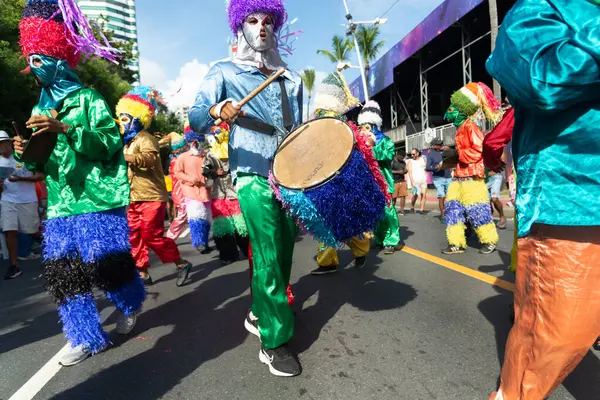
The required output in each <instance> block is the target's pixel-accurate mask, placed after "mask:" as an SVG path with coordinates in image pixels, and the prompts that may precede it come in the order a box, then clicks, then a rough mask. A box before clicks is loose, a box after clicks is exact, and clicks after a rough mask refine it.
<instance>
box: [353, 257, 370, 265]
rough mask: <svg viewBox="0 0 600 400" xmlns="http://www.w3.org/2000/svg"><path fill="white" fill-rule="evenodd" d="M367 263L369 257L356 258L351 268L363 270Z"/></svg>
mask: <svg viewBox="0 0 600 400" xmlns="http://www.w3.org/2000/svg"><path fill="white" fill-rule="evenodd" d="M366 263H367V257H356V258H355V259H354V260H353V261H352V263H350V266H352V267H354V268H362V267H364V266H365V264H366Z"/></svg>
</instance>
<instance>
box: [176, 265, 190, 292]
mask: <svg viewBox="0 0 600 400" xmlns="http://www.w3.org/2000/svg"><path fill="white" fill-rule="evenodd" d="M191 269H192V264H191V263H190V262H189V261H186V263H185V264H183V265H179V266H177V280H176V281H175V285H177V286H178V287H181V286H183V284H184V283H185V281H186V280H187V278H188V276H190V270H191Z"/></svg>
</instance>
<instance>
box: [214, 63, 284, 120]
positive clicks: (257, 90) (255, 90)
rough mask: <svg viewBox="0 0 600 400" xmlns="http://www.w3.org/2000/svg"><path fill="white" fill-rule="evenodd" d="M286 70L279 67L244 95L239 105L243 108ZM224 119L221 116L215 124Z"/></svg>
mask: <svg viewBox="0 0 600 400" xmlns="http://www.w3.org/2000/svg"><path fill="white" fill-rule="evenodd" d="M284 72H285V68H279V69H278V70H277V72H275V73H274V74H273V75H271V76H270V77H269V78H268V79H267V80H266V81H264V82H263V83H261V84H260V85H259V86H258V87H257V88H256V89H254V90H253V91H252V92H251V93H250V94H249V95H248V96H246V97H244V98H243V99H242V101H240V102H239V103H238V106H239V107H240V108H242V107H243V106H244V105H245V104H246V103H248V102H249V101H250V100H252V99H253V98H255V97H256V96H257V95H258V94H259V93H260V92H262V91H263V90H265V89H266V88H267V86H269V85H270V84H271V83H273V81H274V80H275V79H277V78H279V77H280V76H281V75H283V74H284ZM222 123H223V120H222V119H221V118H219V119H217V120H216V121H215V125H221V124H222Z"/></svg>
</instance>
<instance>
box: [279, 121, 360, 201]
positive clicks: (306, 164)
mask: <svg viewBox="0 0 600 400" xmlns="http://www.w3.org/2000/svg"><path fill="white" fill-rule="evenodd" d="M353 147H354V133H353V132H352V129H351V128H350V126H349V125H348V124H346V123H345V122H343V121H340V120H338V119H335V118H321V119H317V120H314V121H310V122H307V123H305V124H303V125H300V127H299V128H298V129H296V130H294V131H293V132H292V133H290V134H289V136H288V137H286V138H285V140H284V141H283V143H281V145H280V146H279V149H277V153H276V154H275V159H274V160H273V175H274V176H275V179H276V180H277V182H278V183H279V184H280V185H281V186H283V187H286V188H288V189H309V188H311V187H314V186H318V185H320V184H322V183H324V182H326V181H327V180H329V179H330V178H332V177H333V176H334V175H335V174H336V173H337V172H338V171H340V170H341V169H342V168H343V167H344V165H346V162H347V161H348V159H349V157H350V154H351V152H352V149H353Z"/></svg>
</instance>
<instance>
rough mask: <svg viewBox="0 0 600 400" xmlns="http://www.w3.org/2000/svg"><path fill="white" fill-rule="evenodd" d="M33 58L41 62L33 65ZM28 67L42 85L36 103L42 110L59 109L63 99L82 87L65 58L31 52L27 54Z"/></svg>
mask: <svg viewBox="0 0 600 400" xmlns="http://www.w3.org/2000/svg"><path fill="white" fill-rule="evenodd" d="M35 59H39V60H41V61H42V64H41V65H40V66H35V65H34V60H35ZM29 67H30V68H31V73H32V74H33V75H35V76H36V77H37V78H38V80H39V81H40V84H41V86H42V92H41V93H40V101H39V103H38V106H39V107H40V108H41V109H42V110H57V111H58V110H60V107H61V105H62V102H63V100H64V99H65V98H67V96H68V95H69V94H71V93H72V92H75V91H77V90H79V89H81V87H82V85H81V81H80V80H79V78H78V77H77V75H76V74H75V72H73V71H71V68H69V65H68V64H67V62H66V61H65V60H59V59H56V58H53V57H48V56H42V55H38V54H32V55H30V56H29Z"/></svg>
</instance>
